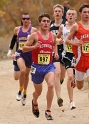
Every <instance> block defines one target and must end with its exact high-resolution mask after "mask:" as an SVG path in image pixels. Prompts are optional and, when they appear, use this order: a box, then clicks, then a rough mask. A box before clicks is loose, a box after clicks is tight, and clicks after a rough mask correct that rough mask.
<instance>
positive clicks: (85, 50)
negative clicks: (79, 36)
mask: <svg viewBox="0 0 89 124" xmlns="http://www.w3.org/2000/svg"><path fill="white" fill-rule="evenodd" d="M82 52H83V53H89V42H88V43H83V44H82Z"/></svg>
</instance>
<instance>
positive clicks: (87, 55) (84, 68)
mask: <svg viewBox="0 0 89 124" xmlns="http://www.w3.org/2000/svg"><path fill="white" fill-rule="evenodd" d="M74 36H75V37H76V39H77V40H80V39H81V40H82V41H83V44H82V46H78V47H74V48H73V52H74V54H75V57H76V63H77V64H76V80H78V81H81V80H83V78H84V73H85V72H86V74H87V76H89V30H87V29H84V27H83V26H82V24H81V23H80V22H78V31H77V32H76V34H75V35H74Z"/></svg>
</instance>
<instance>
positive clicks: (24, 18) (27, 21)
mask: <svg viewBox="0 0 89 124" xmlns="http://www.w3.org/2000/svg"><path fill="white" fill-rule="evenodd" d="M22 23H23V25H25V26H27V25H29V24H30V23H31V20H30V17H29V15H22Z"/></svg>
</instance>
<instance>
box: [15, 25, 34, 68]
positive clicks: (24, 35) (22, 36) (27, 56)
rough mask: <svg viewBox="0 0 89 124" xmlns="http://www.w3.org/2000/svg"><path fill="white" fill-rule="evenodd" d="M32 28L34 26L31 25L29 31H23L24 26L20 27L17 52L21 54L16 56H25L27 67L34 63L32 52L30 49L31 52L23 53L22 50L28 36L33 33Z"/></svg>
mask: <svg viewBox="0 0 89 124" xmlns="http://www.w3.org/2000/svg"><path fill="white" fill-rule="evenodd" d="M31 29H32V27H31V26H30V27H29V29H28V31H26V32H23V31H22V26H21V27H20V30H19V33H18V36H17V38H18V41H17V42H18V50H17V53H18V54H19V56H16V59H18V58H23V59H24V61H25V64H26V66H27V67H29V68H30V67H31V64H32V52H31V51H29V52H26V53H23V52H22V48H23V46H24V44H25V42H26V41H27V36H28V35H30V34H31Z"/></svg>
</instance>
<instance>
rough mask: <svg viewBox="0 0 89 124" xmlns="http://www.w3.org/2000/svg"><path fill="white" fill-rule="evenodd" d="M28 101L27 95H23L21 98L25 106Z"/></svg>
mask: <svg viewBox="0 0 89 124" xmlns="http://www.w3.org/2000/svg"><path fill="white" fill-rule="evenodd" d="M26 100H27V95H26V94H23V96H22V97H21V103H22V105H23V106H24V105H25V104H26Z"/></svg>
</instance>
